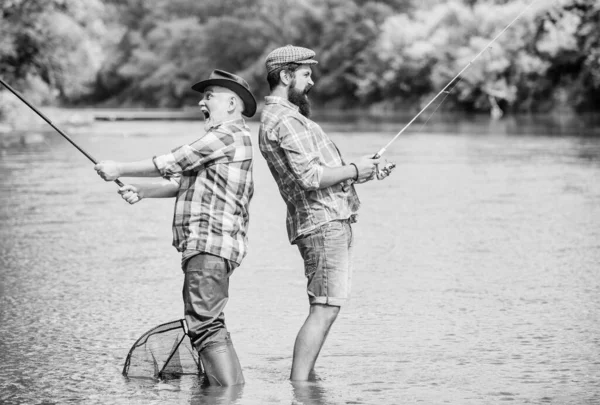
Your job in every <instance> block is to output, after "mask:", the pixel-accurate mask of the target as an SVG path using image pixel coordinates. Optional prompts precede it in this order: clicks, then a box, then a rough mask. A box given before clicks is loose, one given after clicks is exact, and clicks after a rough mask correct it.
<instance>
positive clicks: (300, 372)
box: [290, 304, 340, 381]
mask: <svg viewBox="0 0 600 405" xmlns="http://www.w3.org/2000/svg"><path fill="white" fill-rule="evenodd" d="M339 312H340V307H335V306H330V305H322V304H314V305H311V306H310V313H309V314H308V317H307V318H306V321H304V325H302V328H300V331H299V332H298V336H296V343H295V344H294V359H293V361H292V373H291V375H290V379H291V380H298V381H305V380H308V378H309V375H310V373H311V371H312V370H313V367H314V366H315V362H316V361H317V357H318V356H319V352H320V351H321V348H322V347H323V343H325V339H326V338H327V334H328V333H329V329H331V325H333V322H334V321H335V319H336V318H337V315H338V313H339Z"/></svg>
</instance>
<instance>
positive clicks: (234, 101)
mask: <svg viewBox="0 0 600 405" xmlns="http://www.w3.org/2000/svg"><path fill="white" fill-rule="evenodd" d="M237 105H238V102H237V99H236V98H235V97H229V104H228V105H227V112H230V113H231V112H234V111H235V109H236V108H237Z"/></svg>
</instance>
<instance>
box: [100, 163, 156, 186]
mask: <svg viewBox="0 0 600 405" xmlns="http://www.w3.org/2000/svg"><path fill="white" fill-rule="evenodd" d="M94 170H96V171H97V172H98V174H99V175H100V177H102V178H103V179H104V180H106V181H113V180H116V179H117V178H119V177H161V174H160V172H159V171H158V169H157V168H156V166H155V165H154V162H153V161H152V159H146V160H141V161H139V162H115V161H113V160H104V161H101V162H100V163H98V164H97V165H95V166H94Z"/></svg>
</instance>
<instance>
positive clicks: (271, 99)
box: [265, 96, 300, 111]
mask: <svg viewBox="0 0 600 405" xmlns="http://www.w3.org/2000/svg"><path fill="white" fill-rule="evenodd" d="M265 104H280V105H282V106H284V107H287V108H291V109H292V110H294V111H300V107H298V106H297V105H296V104H292V103H290V102H289V100H286V99H285V98H282V97H278V96H267V97H265Z"/></svg>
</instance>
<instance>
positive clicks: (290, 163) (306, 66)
mask: <svg viewBox="0 0 600 405" xmlns="http://www.w3.org/2000/svg"><path fill="white" fill-rule="evenodd" d="M314 57H315V52H314V51H312V50H310V49H307V48H303V47H298V46H292V45H287V46H284V47H281V48H277V49H275V50H274V51H272V52H271V53H270V54H269V55H268V56H267V60H266V68H267V81H268V83H269V86H270V89H271V93H270V95H269V96H267V97H266V98H265V107H264V109H263V111H262V115H261V126H260V132H259V145H260V151H261V153H262V155H263V157H264V158H265V159H266V161H267V164H268V166H269V169H270V171H271V174H272V175H273V178H274V179H275V182H276V183H277V186H278V187H279V192H280V194H281V196H282V197H283V200H284V201H285V203H286V205H287V217H286V225H287V233H288V237H289V241H290V243H292V244H294V245H296V246H297V247H298V250H299V252H300V255H301V256H302V259H303V260H304V272H305V276H306V278H307V293H308V301H309V304H310V309H309V314H308V317H307V318H306V320H305V322H304V324H303V325H302V327H301V329H300V331H299V332H298V336H297V337H296V342H295V345H294V357H293V361H292V371H291V376H290V378H291V379H292V380H308V379H309V378H312V377H313V376H314V370H313V369H314V365H315V362H316V360H317V357H318V355H319V352H320V351H321V348H322V347H323V344H324V342H325V338H326V337H327V334H328V333H329V329H330V328H331V326H332V325H333V322H334V321H335V319H336V317H337V315H338V313H339V311H340V307H341V306H342V305H344V303H345V302H346V301H347V299H348V297H349V293H350V287H351V280H352V243H353V237H352V226H351V224H352V223H353V222H355V221H356V215H357V212H358V208H359V204H360V203H359V200H358V196H357V194H356V190H355V189H354V183H356V182H358V183H362V182H366V181H369V180H371V179H372V178H373V177H374V174H375V170H376V165H377V163H378V162H379V160H378V159H373V158H372V157H371V156H364V157H360V158H358V159H356V160H354V161H353V162H352V163H346V161H345V160H344V159H343V158H342V156H341V154H340V152H339V150H338V148H337V147H336V145H335V144H334V143H333V142H332V141H331V139H329V137H328V136H327V135H326V134H325V132H323V130H322V129H321V127H320V126H319V125H318V124H317V123H315V122H314V121H312V120H311V119H310V118H309V117H310V104H309V101H308V92H309V90H310V89H311V88H312V86H313V85H314V83H313V80H312V78H311V74H312V69H311V66H313V65H315V64H317V61H316V60H315V59H314Z"/></svg>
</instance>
